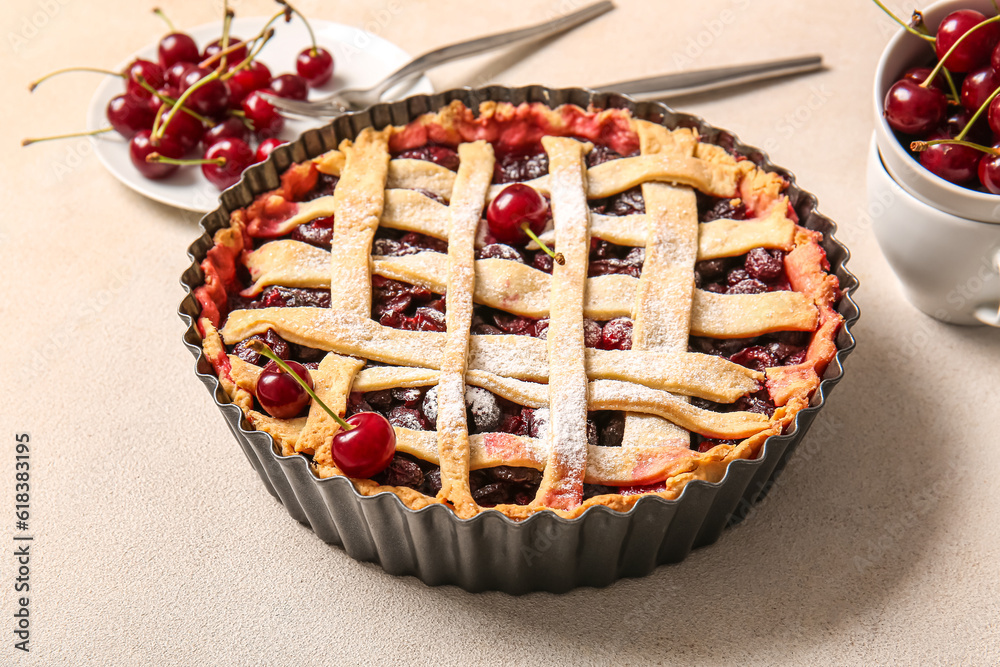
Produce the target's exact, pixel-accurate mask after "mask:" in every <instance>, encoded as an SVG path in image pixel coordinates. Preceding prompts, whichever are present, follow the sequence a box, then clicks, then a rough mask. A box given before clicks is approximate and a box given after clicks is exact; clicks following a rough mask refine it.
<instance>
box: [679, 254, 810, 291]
mask: <svg viewBox="0 0 1000 667" xmlns="http://www.w3.org/2000/svg"><path fill="white" fill-rule="evenodd" d="M695 285H696V286H698V287H700V288H701V289H703V290H705V291H706V292H715V293H717V294H760V293H762V292H776V291H787V290H790V289H791V286H790V285H789V284H788V275H787V274H786V273H785V253H784V251H781V250H768V249H767V248H754V249H753V250H751V251H750V252H748V253H747V254H745V255H741V256H739V257H720V258H718V259H706V260H702V261H700V262H698V263H697V264H696V265H695Z"/></svg>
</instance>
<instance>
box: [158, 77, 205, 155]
mask: <svg viewBox="0 0 1000 667" xmlns="http://www.w3.org/2000/svg"><path fill="white" fill-rule="evenodd" d="M218 78H219V72H218V70H216V71H214V72H212V73H211V74H208V75H206V76H204V77H202V78H200V79H198V80H197V81H195V82H194V83H193V84H192V85H191V86H189V87H188V89H187V90H185V91H184V93H183V94H182V95H181V96H180V97H178V98H177V103H176V104H174V106H173V107H171V109H170V113H169V114H168V115H167V117H166V119H165V120H164V121H163V123H162V124H161V125H160V127H158V128H155V130H154V132H153V134H152V139H153V142H154V143H155V142H156V141H157V140H159V139H160V138H161V137H162V136H163V133H164V132H166V130H167V126H168V125H170V121H172V120H173V119H174V116H176V115H177V112H178V110H180V109H183V108H184V103H185V102H187V100H188V98H189V97H191V95H192V94H193V93H194V92H195V91H196V90H198V89H199V88H201V87H202V86H204V85H205V84H206V83H209V82H210V81H214V80H216V79H218ZM161 108H162V107H161Z"/></svg>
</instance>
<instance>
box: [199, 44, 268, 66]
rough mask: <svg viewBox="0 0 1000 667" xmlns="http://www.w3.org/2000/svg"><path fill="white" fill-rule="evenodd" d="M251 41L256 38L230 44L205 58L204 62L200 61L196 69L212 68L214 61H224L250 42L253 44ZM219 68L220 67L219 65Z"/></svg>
mask: <svg viewBox="0 0 1000 667" xmlns="http://www.w3.org/2000/svg"><path fill="white" fill-rule="evenodd" d="M253 41H256V38H253V39H244V40H243V41H240V42H233V43H232V44H230V45H228V46H227V47H225V48H224V49H222V50H221V51H219V52H217V53H214V54H212V55H211V56H209V57H208V58H205V59H204V60H202V61H201V62H200V63H198V67H200V68H202V69H208V68H209V67H212V66H213V65H215V61H217V60H219V59H222V60H225V59H226V56H228V55H230V54H232V53H233V52H234V51H239V50H240V49H241V48H243V47H245V46H247V45H248V44H250V42H253ZM220 67H222V65H220Z"/></svg>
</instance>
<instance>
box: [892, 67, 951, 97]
mask: <svg viewBox="0 0 1000 667" xmlns="http://www.w3.org/2000/svg"><path fill="white" fill-rule="evenodd" d="M930 73H931V68H930V67H911V68H910V69H908V70H906V71H905V72H903V76H901V77H899V79H900V81H904V80H905V81H912V82H913V83H916V84H921V83H923V82H924V81H926V80H927V76H928V75H929V74H930ZM931 85H932V86H934V87H935V88H937V89H938V90H940V91H941V92H945V91H946V88H945V86H947V85H948V84H947V83H945V80H944V76H943V75H941V74H940V73H939V74H938V75H937V76H936V77H934V81H933V83H931Z"/></svg>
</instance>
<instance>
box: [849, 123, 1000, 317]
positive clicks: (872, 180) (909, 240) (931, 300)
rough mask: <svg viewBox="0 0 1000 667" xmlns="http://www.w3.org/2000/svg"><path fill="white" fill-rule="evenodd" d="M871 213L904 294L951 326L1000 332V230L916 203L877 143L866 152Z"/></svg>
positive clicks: (921, 202) (884, 250) (872, 143)
mask: <svg viewBox="0 0 1000 667" xmlns="http://www.w3.org/2000/svg"><path fill="white" fill-rule="evenodd" d="M868 211H869V213H870V214H871V219H872V231H874V232H875V238H876V239H878V243H879V246H880V247H881V248H882V253H883V254H884V255H885V258H886V260H888V262H889V265H890V266H891V267H892V269H893V271H895V272H896V275H897V276H898V277H899V280H900V282H901V283H902V286H903V293H904V294H905V295H906V297H907V299H909V300H910V302H911V303H912V304H913V305H914V306H916V307H917V308H919V309H920V310H921V311H923V312H924V313H926V314H928V315H930V316H931V317H934V318H936V319H939V320H941V321H944V322H949V323H951V324H967V325H972V324H988V325H991V326H995V327H1000V224H994V223H989V222H980V221H976V220H969V219H968V218H963V217H960V216H957V215H953V214H951V213H947V212H945V211H942V210H939V209H937V208H935V207H933V206H930V205H928V204H927V203H925V202H923V201H921V200H919V199H917V198H916V197H914V196H913V195H912V194H911V193H910V192H909V191H908V190H906V189H904V188H903V187H901V186H900V184H899V183H897V182H896V181H895V180H893V178H892V176H890V175H889V173H888V172H887V171H886V168H885V164H884V163H883V159H882V157H881V156H880V154H879V148H878V144H877V141H876V137H875V136H873V137H872V141H871V146H870V148H869V152H868Z"/></svg>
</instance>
